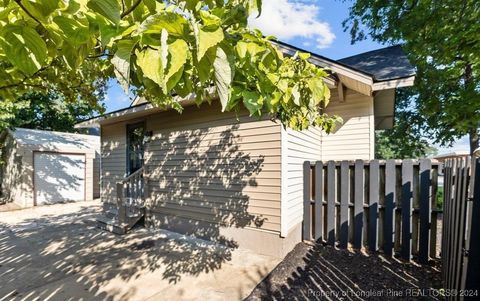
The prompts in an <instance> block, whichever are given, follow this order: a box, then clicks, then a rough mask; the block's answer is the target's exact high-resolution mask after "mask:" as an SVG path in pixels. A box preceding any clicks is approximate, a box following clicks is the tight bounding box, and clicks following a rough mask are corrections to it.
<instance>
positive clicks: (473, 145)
mask: <svg viewBox="0 0 480 301" xmlns="http://www.w3.org/2000/svg"><path fill="white" fill-rule="evenodd" d="M469 138H470V154H472V155H473V152H474V151H475V150H476V149H477V148H478V146H479V141H478V140H479V135H478V129H471V130H470V134H469Z"/></svg>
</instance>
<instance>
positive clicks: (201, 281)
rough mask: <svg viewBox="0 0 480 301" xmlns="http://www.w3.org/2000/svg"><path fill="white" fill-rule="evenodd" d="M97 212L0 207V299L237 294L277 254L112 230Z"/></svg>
mask: <svg viewBox="0 0 480 301" xmlns="http://www.w3.org/2000/svg"><path fill="white" fill-rule="evenodd" d="M99 212H100V203H99V202H98V201H94V202H83V203H71V204H62V205H52V206H43V207H36V208H32V209H25V210H18V211H11V212H0V300H1V301H3V300H241V299H243V298H244V297H246V296H248V294H249V293H250V292H251V291H252V290H253V288H254V287H255V286H256V284H257V283H258V282H260V281H261V280H262V279H263V278H264V277H265V276H266V275H267V274H268V273H269V272H270V271H271V270H272V269H273V268H274V267H275V266H276V265H277V264H278V263H279V262H280V259H278V258H273V257H268V256H263V255H258V254H255V253H253V252H251V251H247V250H242V249H229V248H226V247H224V246H219V245H216V244H213V243H211V242H206V241H203V240H198V239H192V238H191V237H185V236H182V235H179V234H176V233H172V232H168V231H159V230H155V231H154V230H148V229H143V228H139V229H136V230H135V231H133V232H131V233H130V234H128V235H124V236H117V235H114V234H110V233H107V232H104V231H101V230H99V229H97V228H96V227H95V226H94V224H93V223H92V222H91V221H92V220H93V219H94V218H95V216H97V215H98V214H99ZM89 220H90V222H89Z"/></svg>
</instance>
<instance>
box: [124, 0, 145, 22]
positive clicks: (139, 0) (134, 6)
mask: <svg viewBox="0 0 480 301" xmlns="http://www.w3.org/2000/svg"><path fill="white" fill-rule="evenodd" d="M140 2H142V0H137V1H135V3H133V4H132V6H130V8H128V9H127V10H126V11H124V12H123V13H122V14H121V15H120V18H122V19H123V18H124V17H126V16H128V15H129V14H130V13H131V12H132V11H134V10H135V8H137V6H138V5H139V4H140Z"/></svg>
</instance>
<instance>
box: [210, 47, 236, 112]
mask: <svg viewBox="0 0 480 301" xmlns="http://www.w3.org/2000/svg"><path fill="white" fill-rule="evenodd" d="M213 69H214V71H215V86H216V88H217V93H218V97H219V98H220V102H221V104H222V111H225V109H226V108H227V105H228V103H229V101H230V96H231V91H230V86H231V83H232V80H233V72H234V64H233V62H232V61H231V59H229V57H228V56H227V54H226V53H225V51H224V50H223V48H222V47H218V48H217V55H216V58H215V62H214V63H213Z"/></svg>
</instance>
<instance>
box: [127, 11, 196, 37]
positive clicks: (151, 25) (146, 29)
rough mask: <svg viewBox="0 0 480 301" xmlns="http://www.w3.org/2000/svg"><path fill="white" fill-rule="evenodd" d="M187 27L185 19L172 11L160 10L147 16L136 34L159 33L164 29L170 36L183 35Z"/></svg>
mask: <svg viewBox="0 0 480 301" xmlns="http://www.w3.org/2000/svg"><path fill="white" fill-rule="evenodd" d="M187 27H188V23H187V20H186V19H185V18H184V17H182V16H180V15H179V14H177V13H174V12H162V13H158V14H155V15H152V16H149V17H148V18H147V19H145V21H143V23H142V24H140V27H139V28H138V30H137V34H141V33H143V34H152V33H153V34H160V32H161V31H162V29H165V30H166V31H167V32H168V34H169V35H171V36H176V37H179V36H183V35H184V34H185V31H186V28H187Z"/></svg>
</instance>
